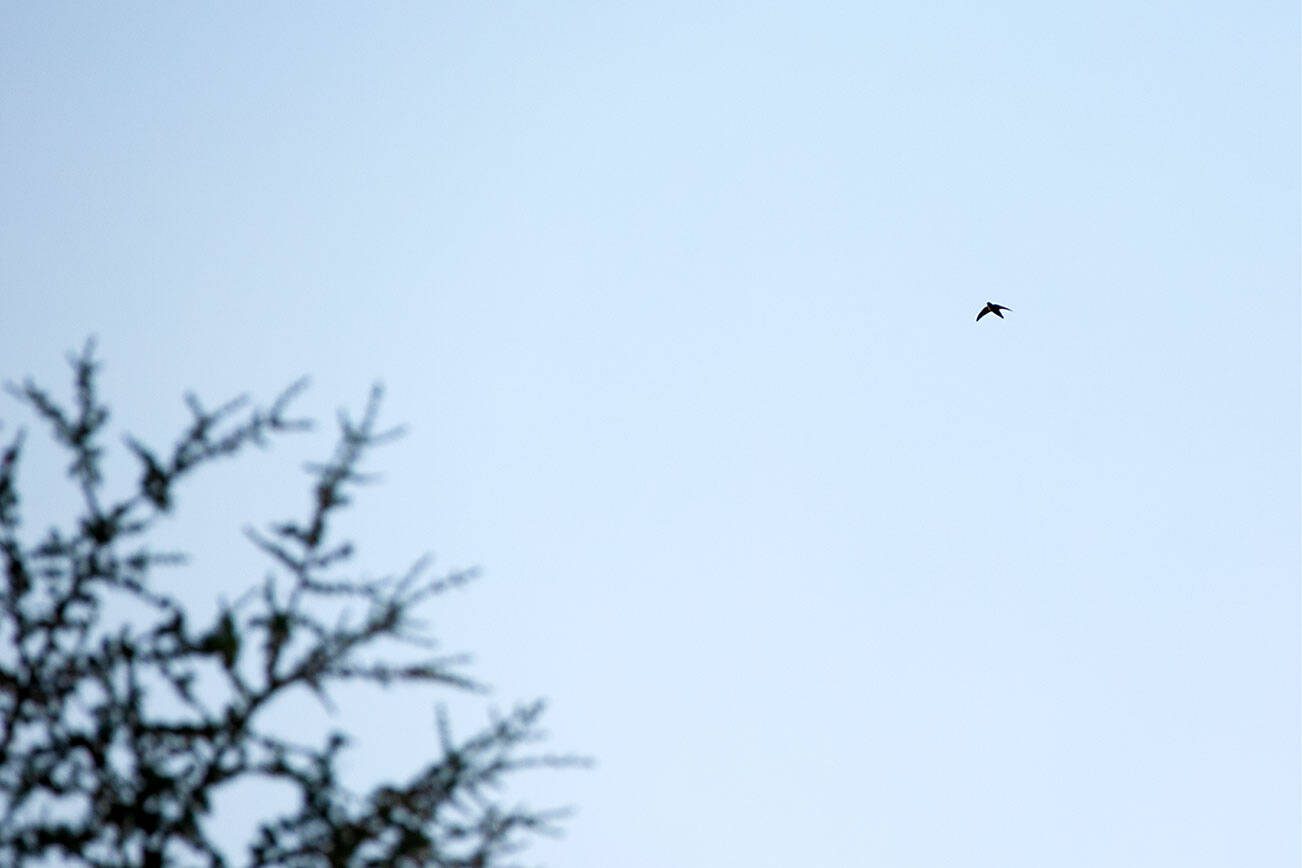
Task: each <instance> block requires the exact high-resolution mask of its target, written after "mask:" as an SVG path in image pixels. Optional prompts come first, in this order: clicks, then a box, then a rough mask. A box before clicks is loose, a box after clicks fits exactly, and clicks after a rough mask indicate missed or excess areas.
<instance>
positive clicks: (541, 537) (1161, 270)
mask: <svg viewBox="0 0 1302 868" xmlns="http://www.w3.org/2000/svg"><path fill="white" fill-rule="evenodd" d="M1300 32H1302V31H1300V28H1299V10H1298V8H1297V4H1296V3H1292V2H1282V0H1281V2H1275V0H1261V2H1254V3H1247V4H1226V3H1212V2H1201V0H1192V2H1179V3H1177V2H1144V0H1141V2H1135V0H1125V2H1120V0H1117V2H1112V0H1103V2H1097V3H1077V4H1045V3H1037V2H1014V0H996V2H993V3H986V4H972V3H964V2H958V0H951V2H946V0H926V2H916V3H902V2H897V3H880V4H866V3H849V2H846V3H830V2H812V3H811V2H802V3H777V2H761V3H735V2H734V3H728V2H720V3H696V2H692V3H688V2H681V3H680V2H659V3H641V4H631V3H586V2H557V3H545V4H544V3H537V4H534V3H517V2H502V3H461V4H453V3H447V4H435V3H400V2H394V3H387V4H345V3H326V2H322V3H313V4H304V3H279V4H253V3H230V4H209V5H199V4H164V3H152V4H151V3H132V4H115V5H113V6H98V7H96V6H87V5H85V4H71V3H42V4H17V3H8V4H4V5H3V7H0V379H4V380H20V379H22V378H23V377H26V376H28V375H32V376H34V377H36V378H37V379H39V380H41V381H43V382H45V383H47V384H50V385H51V386H52V387H56V388H57V389H59V390H62V392H61V393H62V394H66V390H67V377H66V362H65V359H64V357H65V354H66V352H67V351H69V350H72V349H74V348H76V347H79V346H80V345H81V344H82V343H83V342H84V341H85V340H86V338H87V337H88V336H91V335H94V336H96V337H97V340H98V347H99V350H98V352H99V355H100V357H101V358H102V359H103V361H104V365H105V367H104V373H103V378H102V381H103V388H104V394H105V397H106V398H107V399H108V400H109V402H110V403H111V405H112V407H113V411H114V417H113V418H114V425H115V426H117V427H115V429H114V430H115V431H131V432H133V433H136V434H138V435H140V436H142V437H143V438H144V439H146V440H147V441H149V442H154V443H158V444H163V443H167V442H169V441H170V438H171V436H172V434H173V433H174V432H175V431H177V430H178V428H179V426H180V425H181V424H182V423H183V422H184V419H185V416H184V408H183V405H182V403H181V400H180V399H181V396H182V394H183V393H185V392H186V391H189V390H193V391H194V392H196V393H197V394H199V395H200V396H203V397H204V398H205V399H207V400H210V401H212V402H214V403H215V402H216V401H218V400H220V399H224V398H227V397H231V396H233V395H237V394H241V393H245V392H248V393H250V394H251V395H253V396H255V397H257V398H259V399H261V400H264V401H265V400H269V399H270V398H271V397H272V396H274V395H275V394H276V393H277V391H278V390H279V389H280V388H281V387H283V386H285V385H286V384H288V383H289V382H291V381H293V380H294V379H296V378H297V377H299V376H300V375H309V376H310V377H311V378H312V388H311V390H310V391H309V393H308V394H307V395H306V396H305V397H304V398H303V399H302V401H301V404H300V407H301V409H302V410H303V411H304V412H305V413H308V414H310V415H313V416H315V417H317V418H319V419H322V420H324V421H325V422H326V423H327V424H326V425H325V426H324V427H322V428H321V429H319V430H318V431H317V432H316V433H313V434H311V435H304V436H299V437H298V438H297V439H294V440H292V441H289V442H286V443H283V444H280V445H278V446H277V447H276V448H274V449H272V450H270V451H268V452H267V453H257V454H251V455H250V456H248V457H246V458H245V459H242V460H241V461H239V462H237V463H232V464H227V465H223V466H222V467H221V468H220V469H218V470H214V471H213V472H212V473H211V474H210V476H209V477H207V478H205V479H203V480H200V481H199V482H197V483H196V484H195V485H194V486H192V487H191V489H189V490H188V491H187V492H185V493H184V494H183V496H182V499H181V501H180V503H179V505H178V514H177V518H176V520H175V522H173V523H172V524H171V525H169V526H168V527H167V528H165V529H164V535H165V536H166V537H167V540H168V541H171V542H174V543H175V544H176V545H178V546H181V547H184V548H186V549H188V550H189V551H191V552H192V555H193V560H192V563H191V566H190V567H189V568H188V569H186V570H185V571H182V572H178V573H177V574H176V576H175V577H174V578H173V579H172V580H173V581H175V582H176V583H177V586H176V589H177V592H178V593H184V594H186V595H188V598H189V599H192V600H193V601H194V605H195V606H196V607H202V606H204V605H208V606H211V605H212V604H213V601H215V600H216V599H218V598H219V597H221V596H223V595H224V596H225V597H226V598H228V599H229V598H232V597H234V596H237V595H238V593H239V591H241V590H242V589H243V588H244V587H246V586H248V585H249V584H251V583H253V582H256V581H258V580H259V579H260V578H261V576H262V574H263V573H264V572H265V570H266V569H267V568H268V566H269V565H268V564H266V563H265V562H264V561H260V560H259V559H258V557H257V555H256V553H254V552H253V551H251V547H250V546H249V545H248V543H247V542H246V541H245V540H244V538H243V536H242V535H241V528H243V527H245V526H246V525H249V524H254V525H264V524H266V523H267V522H270V521H273V520H277V519H281V518H284V517H287V516H289V515H297V514H300V513H301V511H302V509H303V507H304V506H305V504H306V501H307V488H306V486H307V481H306V479H305V478H303V476H302V474H301V471H300V469H299V465H300V463H301V462H302V461H303V460H305V459H307V458H311V457H324V456H325V455H327V454H328V452H329V449H330V445H331V437H330V430H329V426H328V423H329V420H330V419H331V418H332V416H333V414H334V412H335V410H336V409H337V408H339V407H341V406H344V407H351V408H354V409H356V408H359V407H360V406H361V404H362V403H363V401H364V399H365V396H366V392H367V389H368V388H369V386H370V384H372V383H373V382H377V381H381V382H383V383H384V384H385V387H386V402H385V417H386V418H387V419H389V420H390V421H392V422H394V423H399V422H401V423H405V424H406V425H407V431H408V433H407V435H406V437H405V438H404V439H402V440H400V441H398V442H397V443H395V444H392V445H389V446H387V447H385V448H384V450H383V451H381V452H378V453H376V455H375V456H374V460H373V462H372V464H371V467H372V468H373V469H374V470H376V471H377V472H379V473H380V474H381V475H382V478H383V481H382V483H381V484H377V485H375V486H372V487H371V488H369V489H368V490H366V491H365V492H363V494H362V495H361V497H360V499H359V502H358V503H357V505H356V507H355V508H354V509H353V511H352V513H351V514H350V515H349V518H348V520H347V530H348V531H350V532H351V533H352V534H353V535H354V536H355V538H356V540H357V541H358V543H359V544H360V550H361V554H360V559H359V564H360V565H364V566H365V568H366V569H367V570H369V571H371V572H372V574H383V573H385V572H399V571H401V570H403V569H404V568H405V567H406V566H408V565H409V564H410V563H411V562H412V561H413V560H415V558H417V557H418V556H419V555H421V554H422V553H424V552H432V553H434V555H435V557H436V564H437V567H438V568H439V569H453V568H458V567H466V566H471V565H478V566H480V567H481V568H482V570H483V576H482V579H481V580H480V581H478V582H476V583H475V584H473V585H472V586H470V587H469V588H467V589H465V590H463V591H459V592H457V593H456V594H454V595H452V596H449V597H446V598H443V599H441V600H440V601H439V602H438V604H437V606H436V608H435V609H434V610H433V612H432V616H431V618H432V624H433V627H434V630H435V632H436V634H437V635H438V636H439V637H440V639H441V641H442V643H443V647H444V648H445V649H447V650H449V651H468V652H471V653H473V655H474V658H475V662H474V665H473V668H472V669H471V670H470V671H471V673H472V674H473V675H475V676H477V677H479V678H481V679H483V680H485V681H486V682H488V683H490V684H491V685H492V686H493V693H492V694H491V696H490V697H489V702H491V703H492V704H495V705H496V706H497V707H499V708H507V707H509V706H510V705H511V704H512V703H514V702H516V701H523V700H528V699H531V698H534V697H538V696H545V697H546V698H547V699H548V701H549V712H548V716H547V728H548V730H549V732H550V733H551V739H550V741H549V742H548V746H549V747H550V748H552V749H555V750H557V751H575V752H581V753H585V754H588V755H590V756H592V757H594V758H595V760H596V765H595V766H594V767H593V768H592V769H591V770H588V771H573V772H565V773H557V774H548V775H540V776H535V777H534V778H532V779H530V780H528V781H522V782H521V787H520V789H519V790H517V791H515V792H516V793H518V794H520V796H521V797H522V798H523V797H525V796H527V797H528V798H530V799H532V800H535V801H537V802H539V803H542V804H569V805H573V806H575V807H576V808H577V812H576V814H575V815H574V817H573V818H572V819H571V820H570V821H569V822H568V823H567V832H566V834H565V836H564V837H563V838H560V839H557V840H555V841H550V840H549V841H545V842H542V843H541V844H539V845H538V846H536V847H534V848H533V849H532V850H531V851H530V853H529V859H531V860H532V861H534V862H542V863H546V864H549V865H553V866H605V865H620V866H625V868H662V866H667V865H673V866H685V868H686V866H693V868H695V866H711V868H712V866H721V865H728V866H734V865H736V866H790V865H865V866H868V865H872V866H891V868H931V866H948V865H965V866H973V868H980V866H991V868H995V866H998V868H1032V866H1034V868H1040V866H1044V865H1056V866H1060V868H1093V866H1101V865H1108V866H1118V868H1124V866H1151V865H1181V866H1185V868H1203V866H1226V865H1253V866H1263V868H1265V866H1292V865H1296V864H1298V862H1299V859H1302V847H1300V841H1302V823H1300V819H1299V818H1300V817H1302V787H1300V785H1299V767H1300V765H1302V762H1300V761H1302V756H1300V745H1302V739H1300V733H1302V700H1300V695H1302V691H1300V690H1299V671H1300V669H1302V632H1300V630H1299V613H1300V612H1302V607H1300V605H1299V603H1300V597H1299V566H1300V562H1302V557H1300V552H1299V527H1300V526H1302V521H1300V519H1302V515H1299V512H1300V510H1299V480H1300V479H1302V462H1300V460H1299V431H1300V429H1302V426H1300V424H1299V423H1300V419H1299V415H1300V412H1299V411H1300V407H1302V388H1300V377H1299V370H1300V367H1299V361H1300V360H1302V353H1300V352H1299V349H1300V348H1299V331H1300V330H1299V324H1300V322H1302V318H1300V317H1299V291H1298V290H1299V276H1300V275H1299V261H1300V257H1299V237H1300V233H1299V228H1300V227H1299V186H1300V185H1299V180H1300V179H1299V166H1300V165H1302V161H1300V160H1299V131H1300V124H1299V104H1300V102H1302V100H1300V99H1299V97H1300V93H1299V90H1300V87H1299V75H1298V69H1299V33H1300ZM987 300H993V301H996V302H998V303H1000V304H1004V305H1007V306H1008V307H1010V308H1011V309H1012V312H1010V313H1008V314H1006V318H1005V319H1004V320H1002V321H1001V320H998V319H995V318H992V317H986V318H985V319H983V320H982V321H981V322H980V323H975V322H974V317H975V315H976V313H977V311H978V310H979V309H980V308H981V306H982V305H984V304H985V302H986V301H987ZM0 407H2V409H0V419H3V420H4V423H5V432H12V431H13V430H14V429H15V428H16V427H18V426H19V425H21V424H30V420H27V419H25V418H24V417H23V416H22V414H21V413H20V412H19V411H18V409H17V407H16V406H15V405H14V403H13V402H12V401H11V400H9V399H7V398H6V399H5V403H4V404H2V405H0ZM0 433H4V432H0ZM6 436H7V435H6ZM124 466H125V465H124ZM25 472H26V473H27V474H28V478H30V479H33V480H37V479H44V480H46V482H44V483H42V484H40V485H36V484H35V483H33V485H34V486H35V487H34V489H32V494H31V497H32V500H31V502H30V503H29V507H28V508H29V512H30V514H31V515H32V516H33V517H34V519H40V518H41V517H43V516H46V515H48V516H49V518H50V519H51V520H53V519H54V518H57V517H58V515H59V514H60V513H59V510H60V506H61V505H62V504H65V503H66V493H64V492H63V489H62V488H61V484H60V483H56V482H55V481H54V480H55V479H56V478H57V473H58V465H57V464H54V463H53V459H52V458H51V457H49V456H43V455H42V454H41V453H40V451H39V450H35V451H34V452H33V454H32V459H31V466H30V468H29V469H28V470H27V471H25ZM43 472H44V473H45V475H44V476H41V474H42V473H43ZM121 479H122V481H123V484H126V483H127V482H129V481H130V478H129V477H128V476H125V475H123V476H122V477H121ZM439 700H444V701H449V702H452V703H454V704H455V703H458V702H460V703H462V704H461V705H454V707H456V708H458V709H464V712H462V711H458V714H462V713H464V714H465V715H466V717H465V719H466V720H467V721H472V722H473V720H474V709H477V708H479V707H480V703H481V700H478V699H476V700H474V701H473V702H471V701H470V700H466V699H465V698H461V699H458V698H457V697H454V696H449V695H443V694H438V695H430V694H424V693H420V694H416V695H400V694H397V693H393V694H379V695H373V694H367V695H366V696H365V697H364V698H354V700H353V701H350V702H346V703H341V707H340V710H339V711H338V713H337V715H336V717H335V718H334V719H333V721H328V722H333V723H335V724H337V725H343V726H347V727H349V728H351V729H353V730H355V731H356V732H358V733H359V737H360V738H361V741H360V743H359V744H358V745H357V747H356V748H355V749H354V750H353V751H352V753H351V754H350V762H351V763H352V764H353V765H352V766H351V768H352V771H353V773H355V774H357V775H358V776H361V777H365V776H366V775H383V774H393V775H402V774H404V773H408V772H410V771H412V770H413V769H412V767H411V764H412V762H413V759H414V758H421V757H424V756H426V755H427V754H428V753H429V752H431V751H432V750H433V744H434V742H433V727H432V721H433V712H432V708H433V706H434V704H435V702H436V701H439ZM467 702H469V703H470V704H469V705H467V704H466V703H467ZM261 804H262V802H261V801H260V800H259V797H256V794H255V797H254V798H252V799H248V798H241V799H234V798H228V799H227V800H226V802H225V803H222V804H221V805H219V807H220V808H221V810H220V811H219V816H218V818H217V819H216V820H215V821H214V822H216V823H218V824H220V828H222V829H224V830H226V831H225V834H229V835H231V836H232V840H234V838H235V837H236V836H237V835H236V830H238V829H239V828H241V826H240V823H241V822H247V821H249V820H250V817H251V816H253V814H251V813H250V811H251V810H256V809H257V808H258V807H259V806H260V805H261Z"/></svg>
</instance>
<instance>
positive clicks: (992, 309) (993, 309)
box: [977, 301, 1012, 322]
mask: <svg viewBox="0 0 1302 868" xmlns="http://www.w3.org/2000/svg"><path fill="white" fill-rule="evenodd" d="M1005 310H1012V308H1011V307H1004V306H1003V305H1002V304H995V303H994V302H993V301H987V302H986V306H985V307H983V308H981V313H979V314H977V322H981V317H983V316H985V315H986V314H988V313H992V314H994V315H995V316H997V317H999V318H1000V319H1003V318H1004V315H1003V314H1002V313H1001V312H1000V311H1005Z"/></svg>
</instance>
